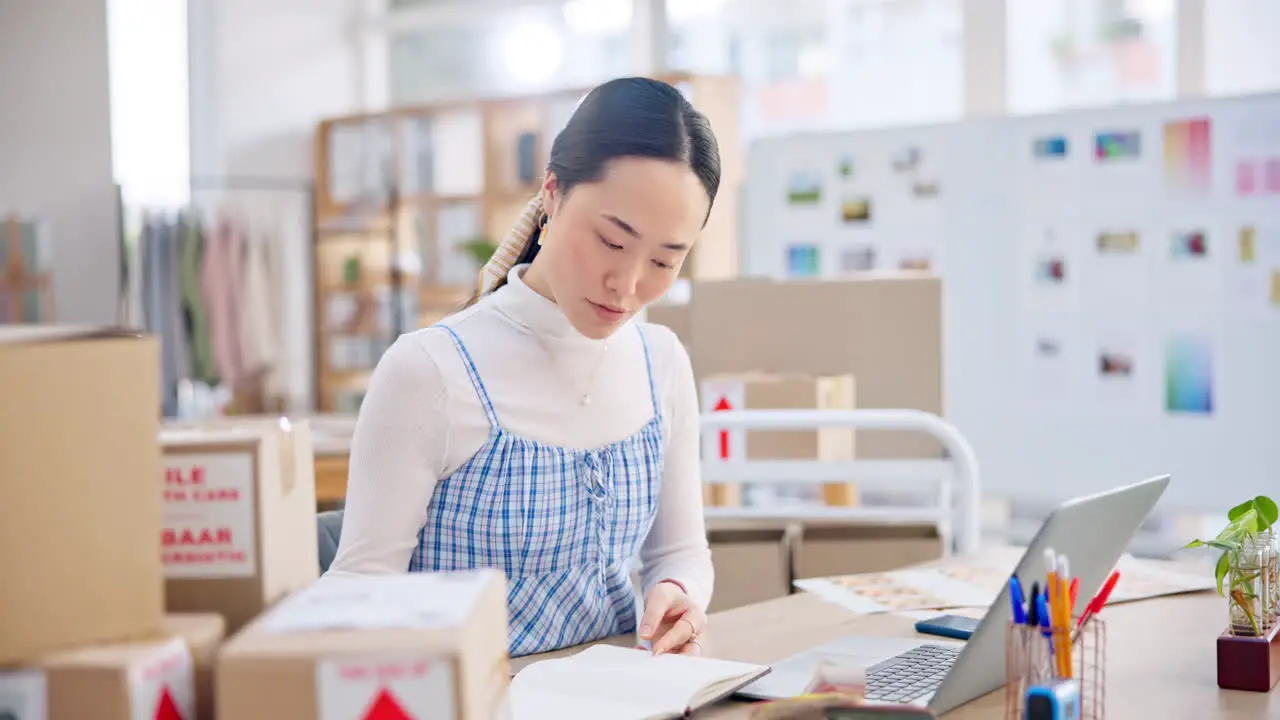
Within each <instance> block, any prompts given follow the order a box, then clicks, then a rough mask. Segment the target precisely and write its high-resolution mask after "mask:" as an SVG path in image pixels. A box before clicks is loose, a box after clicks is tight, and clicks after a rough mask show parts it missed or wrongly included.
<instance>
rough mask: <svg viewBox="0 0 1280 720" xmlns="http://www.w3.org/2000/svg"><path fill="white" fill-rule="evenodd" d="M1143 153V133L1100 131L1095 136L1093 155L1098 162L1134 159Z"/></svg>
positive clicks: (1134, 131) (1133, 131)
mask: <svg viewBox="0 0 1280 720" xmlns="http://www.w3.org/2000/svg"><path fill="white" fill-rule="evenodd" d="M1141 155H1142V134H1141V133H1139V132H1138V131H1137V130H1131V131H1128V132H1100V133H1098V134H1096V135H1094V137H1093V156H1094V159H1096V160H1097V161H1098V162H1109V161H1112V160H1133V159H1135V158H1138V157H1140V156H1141Z"/></svg>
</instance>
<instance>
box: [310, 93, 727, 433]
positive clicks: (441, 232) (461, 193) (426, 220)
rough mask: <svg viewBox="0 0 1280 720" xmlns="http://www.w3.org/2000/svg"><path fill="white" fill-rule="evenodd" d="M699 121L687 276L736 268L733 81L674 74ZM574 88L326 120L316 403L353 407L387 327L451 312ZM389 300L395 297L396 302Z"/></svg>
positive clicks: (528, 180) (538, 167) (399, 328)
mask: <svg viewBox="0 0 1280 720" xmlns="http://www.w3.org/2000/svg"><path fill="white" fill-rule="evenodd" d="M662 79H663V80H666V81H667V82H670V83H671V84H673V85H676V86H677V87H680V88H681V89H682V91H683V92H685V93H686V95H687V96H688V97H689V98H690V100H691V101H692V102H693V103H694V105H695V106H697V107H698V109H699V110H701V111H702V112H704V113H705V114H706V115H707V116H708V118H710V120H711V122H712V125H713V127H714V128H715V131H716V135H717V137H718V139H719V142H720V152H721V162H722V165H723V170H722V181H721V191H720V195H719V197H718V199H717V201H716V207H715V210H714V211H713V212H712V216H711V218H710V220H709V221H708V223H707V227H706V229H705V230H704V232H703V236H702V238H701V239H700V240H699V242H698V244H697V246H695V250H694V252H693V254H692V255H691V256H690V258H689V260H688V261H687V262H686V263H685V267H684V271H683V272H682V275H683V276H685V277H688V278H700V279H701V278H707V279H710V278H722V277H732V276H734V275H736V274H737V268H738V257H737V216H738V209H737V200H738V197H737V196H738V185H739V184H740V182H741V179H742V165H743V159H742V155H743V153H742V148H741V137H740V133H739V129H738V126H739V120H738V116H739V114H740V109H739V101H738V83H737V80H736V79H733V78H722V77H707V76H695V75H685V74H676V75H670V76H663V77H662ZM586 92H587V89H585V88H584V89H573V90H563V91H557V92H550V93H546V94H541V95H532V96H525V97H512V98H501V99H485V100H473V101H468V102H459V103H452V104H442V105H433V106H426V107H412V108H398V109H395V110H391V111H387V112H383V113H376V114H365V115H355V116H346V117H340V118H332V119H328V120H325V121H323V122H321V123H320V126H319V128H318V131H317V134H316V223H315V225H316V229H317V232H316V246H315V272H316V282H315V288H316V299H315V300H316V314H315V317H316V324H317V327H316V342H317V348H316V361H317V362H316V367H317V375H318V377H317V396H318V399H319V409H320V411H321V412H338V413H351V412H355V411H356V410H357V409H358V407H359V404H360V401H361V400H362V399H363V395H364V391H365V388H366V387H367V382H368V376H369V373H370V372H371V371H372V369H373V367H374V365H375V364H376V363H377V360H378V358H379V357H381V355H382V352H383V351H384V350H385V349H386V348H387V347H388V346H389V345H390V343H391V342H392V341H393V340H394V339H395V338H396V337H397V336H398V335H399V334H401V333H403V332H407V331H409V330H412V329H415V328H418V327H424V326H426V325H430V324H431V323H433V322H436V321H437V320H439V319H440V318H443V317H445V316H447V315H449V314H450V313H453V312H455V311H457V310H458V309H460V308H461V307H462V306H463V305H464V304H465V303H466V301H467V299H468V298H469V297H470V295H471V293H472V291H473V289H474V286H475V281H476V277H477V274H478V273H479V270H480V261H479V258H478V257H477V256H476V255H475V254H474V253H471V252H468V251H466V250H465V249H464V246H466V245H468V244H470V243H473V242H475V241H484V242H487V243H491V244H494V245H496V244H497V243H498V242H500V241H501V239H502V237H503V235H504V234H505V233H506V231H507V229H508V228H509V227H510V226H511V223H512V222H513V221H514V220H515V218H516V217H517V216H518V214H519V213H520V212H521V211H522V210H523V209H524V206H525V204H526V203H527V202H528V200H529V198H530V197H532V196H533V194H534V193H536V192H537V191H538V188H539V184H540V181H541V178H542V174H543V170H544V168H545V167H546V163H547V155H548V153H549V151H550V148H551V143H552V141H553V140H554V139H555V136H556V134H557V133H558V132H559V131H560V129H561V128H562V127H563V126H564V124H565V123H566V122H567V121H568V119H569V117H570V115H571V114H572V113H573V110H574V108H575V107H576V106H577V103H578V101H579V100H580V99H581V98H582V96H583V95H584V94H585V93H586ZM397 299H398V300H397Z"/></svg>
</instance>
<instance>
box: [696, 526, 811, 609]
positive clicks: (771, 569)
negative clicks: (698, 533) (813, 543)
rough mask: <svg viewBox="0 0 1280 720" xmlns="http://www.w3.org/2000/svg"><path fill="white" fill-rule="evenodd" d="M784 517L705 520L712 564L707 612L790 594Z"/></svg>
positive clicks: (787, 531) (787, 532) (791, 532)
mask: <svg viewBox="0 0 1280 720" xmlns="http://www.w3.org/2000/svg"><path fill="white" fill-rule="evenodd" d="M794 534H795V531H794V527H793V526H792V525H791V524H790V523H789V522H787V521H786V520H774V519H761V520H756V519H747V518H741V519H729V518H709V519H708V520H707V541H708V543H709V544H710V546H711V562H712V565H713V566H714V567H715V575H716V579H715V589H714V591H713V592H712V594H711V605H710V607H709V608H708V610H709V612H719V611H721V610H731V609H733V608H736V607H742V606H743V605H751V604H753V603H758V602H764V601H765V600H773V599H775V598H780V597H783V596H786V595H789V594H790V593H791V552H792V550H791V543H792V538H793V536H794Z"/></svg>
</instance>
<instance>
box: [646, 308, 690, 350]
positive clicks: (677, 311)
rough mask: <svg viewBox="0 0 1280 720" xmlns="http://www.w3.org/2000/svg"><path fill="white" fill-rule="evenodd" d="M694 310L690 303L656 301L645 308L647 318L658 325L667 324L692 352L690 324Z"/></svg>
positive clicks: (686, 348)
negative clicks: (678, 303) (679, 303)
mask: <svg viewBox="0 0 1280 720" xmlns="http://www.w3.org/2000/svg"><path fill="white" fill-rule="evenodd" d="M691 315H692V311H691V310H690V309H689V306H688V305H677V304H674V303H660V304H659V303H655V304H653V305H650V306H649V307H648V308H646V310H645V316H646V320H647V321H648V322H651V323H655V324H657V325H665V326H667V327H669V328H671V332H673V333H675V334H676V337H677V338H679V340H680V342H681V343H682V344H683V345H684V347H685V350H687V351H689V352H692V348H693V333H692V332H691V331H692V327H691V326H690V321H691Z"/></svg>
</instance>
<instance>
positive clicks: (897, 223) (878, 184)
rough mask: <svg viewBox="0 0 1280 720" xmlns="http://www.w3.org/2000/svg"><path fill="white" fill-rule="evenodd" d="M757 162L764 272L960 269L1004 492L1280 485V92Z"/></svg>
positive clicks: (1033, 119)
mask: <svg viewBox="0 0 1280 720" xmlns="http://www.w3.org/2000/svg"><path fill="white" fill-rule="evenodd" d="M748 178H749V183H748V186H747V188H746V190H745V194H746V197H745V200H746V202H745V203H744V207H745V209H746V210H745V212H746V213H747V215H746V217H744V222H743V224H742V227H743V241H742V245H743V253H742V255H743V265H744V267H743V271H744V273H745V274H758V275H768V276H773V277H825V278H831V277H840V276H843V275H848V274H857V273H861V272H867V271H871V270H885V269H900V268H912V267H927V268H928V269H930V270H932V271H933V272H937V273H938V274H940V275H941V276H942V278H943V283H944V303H945V307H944V315H945V338H944V346H945V348H946V358H945V374H946V377H945V383H946V384H945V387H946V415H947V417H948V419H950V420H951V421H952V422H953V423H955V424H956V425H957V427H959V429H960V430H961V432H963V433H964V434H965V436H966V437H967V438H968V439H969V440H970V442H972V443H973V445H974V446H975V450H976V451H977V453H978V459H979V462H980V463H981V468H982V474H983V481H984V484H985V485H986V486H987V488H988V489H989V490H990V491H992V492H997V493H1017V494H1018V495H1020V496H1023V497H1030V498H1034V499H1043V500H1051V501H1057V500H1061V499H1063V498H1066V497H1070V496H1074V495H1080V494H1086V493H1092V492H1098V491H1101V490H1105V489H1108V488H1111V487H1114V486H1116V485H1119V484H1123V483H1127V482H1133V481H1136V480H1139V479H1142V478H1145V477H1148V476H1151V475H1155V474H1159V473H1166V472H1167V473H1171V474H1172V475H1173V476H1174V482H1173V483H1172V484H1171V486H1170V488H1169V490H1168V491H1167V493H1166V496H1165V498H1164V502H1165V504H1166V505H1178V506H1193V507H1208V508H1224V507H1229V506H1231V505H1233V504H1235V503H1236V502H1238V501H1240V500H1243V499H1245V498H1246V497H1248V496H1251V495H1252V494H1256V493H1267V492H1272V493H1274V492H1275V487H1276V483H1277V480H1278V479H1280V442H1277V441H1278V440H1280V429H1277V428H1280V420H1278V418H1277V409H1278V408H1280V379H1278V376H1280V341H1278V338H1280V96H1277V95H1269V96H1255V97H1246V98H1233V99H1228V100H1213V101H1209V100H1206V101H1199V102H1194V103H1170V104H1161V105H1147V106H1131V107H1125V108H1113V109H1106V110H1097V111H1080V112H1073V113H1064V114H1054V115H1044V116H1029V117H1019V118H1001V119H991V120H981V121H966V122H961V123H955V124H950V125H941V126H934V127H917V128H902V129H895V130H884V131H875V132H849V133H830V134H810V135H801V136H794V137H785V138H772V139H768V140H762V141H759V142H758V143H756V144H755V145H754V146H753V147H752V149H751V152H750V154H749V160H748ZM864 208H865V209H864ZM861 216H865V217H861Z"/></svg>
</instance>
